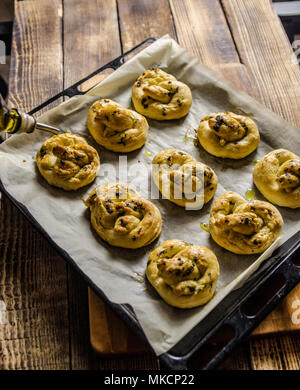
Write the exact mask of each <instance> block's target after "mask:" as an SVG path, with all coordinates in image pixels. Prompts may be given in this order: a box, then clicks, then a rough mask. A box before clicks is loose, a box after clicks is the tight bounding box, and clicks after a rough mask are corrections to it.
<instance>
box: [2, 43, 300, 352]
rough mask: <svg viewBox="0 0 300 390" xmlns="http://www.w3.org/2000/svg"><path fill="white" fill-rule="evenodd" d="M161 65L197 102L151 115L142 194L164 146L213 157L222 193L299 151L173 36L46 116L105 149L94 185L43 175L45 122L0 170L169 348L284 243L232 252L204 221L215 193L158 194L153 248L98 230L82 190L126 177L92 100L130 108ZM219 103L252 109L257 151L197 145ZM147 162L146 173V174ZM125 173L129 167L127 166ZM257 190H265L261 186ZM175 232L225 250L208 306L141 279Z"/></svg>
mask: <svg viewBox="0 0 300 390" xmlns="http://www.w3.org/2000/svg"><path fill="white" fill-rule="evenodd" d="M153 66H158V67H160V68H162V69H163V70H166V71H167V72H169V73H171V74H173V75H174V76H175V77H176V78H178V79H179V80H181V81H183V82H185V83H187V84H188V85H189V86H190V87H191V90H192V94H193V105H192V108H191V111H190V113H189V114H188V115H187V116H186V117H185V118H183V119H180V120H174V121H166V122H159V121H155V120H149V125H150V131H149V138H148V140H147V143H146V145H145V146H144V147H143V148H142V149H141V150H139V151H136V152H132V153H129V154H128V161H127V164H128V169H129V174H128V176H129V178H128V184H130V185H132V186H134V187H135V188H136V189H137V190H138V191H139V192H140V194H141V195H143V196H145V197H150V194H149V192H148V187H149V183H150V182H151V178H150V168H151V161H152V158H153V156H154V155H155V154H156V153H157V152H159V151H160V150H162V149H167V148H179V149H183V150H185V151H187V152H188V153H190V154H191V155H193V156H194V157H195V158H196V159H198V160H199V161H203V162H205V163H206V164H208V165H209V166H211V167H212V168H213V169H214V170H215V172H216V173H217V175H218V178H219V185H218V189H217V193H216V195H215V198H216V197H217V196H219V195H221V194H222V193H224V192H225V191H229V190H232V191H236V192H237V193H239V194H241V195H242V196H245V193H246V191H247V190H248V189H251V188H253V183H252V171H253V168H254V162H255V161H256V160H258V159H260V158H261V157H263V156H264V155H265V154H266V153H268V152H269V151H271V150H272V149H276V148H279V147H284V148H287V149H289V150H291V151H293V152H295V153H297V152H298V153H299V133H297V130H296V129H294V128H293V127H291V126H290V125H289V124H288V123H286V122H285V121H284V120H283V119H282V118H280V117H278V116H276V115H275V114H274V113H272V112H271V111H269V110H267V109H266V108H264V107H263V106H262V105H261V104H260V103H258V102H256V101H255V100H253V99H252V98H250V97H249V96H247V95H246V94H245V93H242V92H239V91H237V90H236V89H235V88H234V87H232V86H231V85H230V84H229V83H228V82H226V81H225V80H224V79H223V78H221V77H220V76H218V75H217V74H216V73H215V72H213V71H211V70H209V69H208V68H206V67H204V66H203V65H201V64H199V62H198V60H197V59H195V58H192V57H191V56H190V55H189V54H188V53H187V52H186V51H185V49H183V48H181V47H180V46H178V45H177V43H176V42H175V41H174V40H172V39H170V38H169V37H168V36H165V37H163V38H161V39H159V40H158V41H156V42H155V43H153V44H152V45H151V46H149V47H147V48H146V49H145V50H143V51H142V52H140V53H139V54H138V55H136V56H135V57H133V58H132V59H131V60H129V61H128V62H127V63H125V64H124V65H123V66H122V67H121V68H119V69H118V70H116V71H115V72H114V73H113V74H112V75H110V76H109V77H107V78H106V79H105V80H104V81H103V82H102V83H100V84H99V85H98V86H97V87H95V88H93V89H92V90H91V91H90V92H89V93H88V94H87V95H86V96H79V97H75V98H72V99H70V100H68V101H67V102H65V103H63V104H61V105H60V106H58V107H57V108H54V109H52V110H50V111H48V113H46V114H45V115H43V116H42V117H41V118H40V121H44V122H45V123H48V124H52V125H57V126H59V127H60V128H61V129H68V130H70V131H72V132H74V133H80V134H81V135H84V136H85V137H87V139H88V141H89V142H90V143H91V144H92V145H93V146H95V147H96V148H97V149H98V151H99V154H100V158H101V164H102V165H101V169H100V172H99V175H98V177H97V178H96V181H95V182H94V183H93V184H91V185H90V186H88V187H86V188H84V189H82V190H79V191H76V192H72V193H68V192H65V191H63V190H59V189H56V188H54V187H51V186H49V185H48V184H47V183H46V182H45V181H44V180H43V179H42V178H41V176H40V175H39V173H38V171H37V169H36V164H35V161H34V156H35V154H36V151H37V150H38V148H39V147H40V145H41V144H42V142H43V141H44V140H45V139H46V138H47V137H49V135H47V134H45V133H42V132H39V131H36V132H35V133H33V134H30V135H27V134H20V135H14V136H13V137H11V138H10V139H9V140H7V141H6V142H5V143H4V144H2V145H1V146H0V178H1V180H2V183H3V185H4V187H5V188H6V190H7V191H8V192H9V193H10V194H11V195H12V196H13V197H14V198H15V199H17V200H18V201H19V202H21V203H23V204H24V205H25V206H26V207H27V209H28V210H29V212H30V213H31V214H32V215H33V217H34V218H35V219H36V220H37V221H38V222H39V223H40V225H41V226H42V227H43V228H44V229H45V230H46V231H47V232H48V234H49V235H50V237H51V238H52V239H53V240H54V241H55V242H56V243H57V245H58V246H60V247H61V248H63V249H64V250H65V251H66V252H67V253H68V254H69V255H70V256H71V257H72V258H73V260H74V261H75V262H76V264H77V265H78V267H79V268H80V269H81V270H82V272H83V273H84V274H85V275H86V276H87V277H88V278H89V279H90V280H91V281H92V282H93V283H94V284H95V285H96V286H98V287H99V288H100V289H101V290H102V291H103V292H104V294H105V295H106V296H107V297H108V298H109V299H110V300H111V301H112V302H116V303H129V304H130V305H131V306H132V307H133V309H134V311H135V313H136V315H137V318H138V320H139V322H140V324H141V326H142V328H143V330H144V332H145V334H146V336H147V338H148V340H149V342H150V344H151V345H152V347H153V349H154V351H155V352H156V354H158V355H159V354H161V353H163V352H165V351H167V350H169V349H170V348H171V347H172V346H173V345H175V344H176V342H178V341H179V340H180V339H181V338H182V337H183V336H184V335H185V334H186V333H188V331H189V330H191V329H192V328H193V327H194V326H195V325H196V324H197V323H199V322H200V321H201V320H202V321H205V316H206V315H207V313H208V312H210V311H211V310H212V309H213V308H214V307H215V306H216V305H217V304H218V303H219V302H220V301H221V300H222V299H223V298H224V296H225V295H227V294H228V293H229V292H230V291H231V290H232V289H234V288H237V287H238V286H240V285H241V283H243V282H244V281H245V280H246V279H247V278H248V277H249V275H251V274H252V273H253V271H254V270H256V269H257V268H258V266H259V265H260V264H261V262H262V261H263V259H265V258H267V257H268V256H269V255H270V254H271V253H272V251H273V250H274V248H275V247H276V245H278V242H276V243H275V244H274V245H273V246H272V247H271V248H269V250H268V251H267V252H265V253H264V255H263V256H258V255H252V256H241V255H234V254H232V253H230V252H228V251H226V250H224V249H222V248H221V247H219V246H218V245H217V244H215V243H214V241H213V240H212V239H211V238H210V235H209V233H207V232H206V231H204V230H203V229H201V227H200V223H201V222H204V223H208V221H209V211H210V208H211V205H212V202H210V203H209V204H207V205H206V206H204V208H203V209H202V210H198V211H186V210H185V209H184V208H181V207H178V206H176V205H174V204H173V203H171V202H169V201H168V200H165V199H161V200H153V202H154V203H155V204H156V205H157V206H158V207H159V209H160V211H161V214H162V217H163V230H162V234H161V236H160V237H159V239H158V240H156V242H154V243H153V244H151V245H150V246H148V247H144V248H141V249H138V250H125V249H120V248H115V247H111V246H109V245H108V244H106V243H104V242H103V241H102V240H101V239H100V238H98V236H97V235H96V234H95V233H94V232H93V230H92V228H91V226H90V221H89V212H88V210H87V209H86V208H85V206H84V204H83V202H82V199H81V198H82V197H83V198H86V197H87V195H88V194H89V193H90V192H91V191H92V189H93V188H94V187H95V186H96V185H99V184H104V183H108V182H110V181H116V180H120V181H124V180H121V179H122V177H121V178H119V177H115V175H114V174H113V172H112V171H113V170H112V169H111V167H110V166H108V165H107V164H108V163H109V164H114V166H116V167H117V165H118V159H119V156H120V155H119V154H117V153H113V152H109V151H106V150H104V149H103V148H101V147H99V146H97V145H96V144H95V142H93V139H92V138H91V137H90V136H89V134H88V131H87V128H86V116H87V111H88V108H89V106H90V104H91V103H92V102H93V101H95V100H97V98H99V97H107V98H111V99H114V100H116V101H118V102H119V103H121V104H122V105H124V106H125V107H131V87H132V84H133V83H134V81H135V79H136V78H137V77H138V76H139V75H140V74H141V73H142V72H143V71H144V70H145V69H147V68H151V67H153ZM218 111H233V112H236V113H244V114H246V115H249V116H251V117H252V118H253V119H254V120H255V121H256V123H257V124H258V126H259V130H260V134H261V142H260V144H259V147H258V149H257V151H256V152H254V153H252V154H251V155H250V156H248V157H247V158H245V159H243V160H240V161H231V160H223V159H217V158H215V157H213V156H211V155H209V154H208V153H206V152H205V151H204V150H203V149H202V148H201V147H196V146H195V145H194V142H193V139H192V138H193V137H194V134H193V133H194V131H193V129H196V128H197V127H198V125H199V122H200V119H201V118H202V117H203V116H204V115H206V114H208V113H210V112H218ZM187 131H188V133H187ZM123 158H124V156H123ZM124 164H125V161H123V162H122V167H123V168H124ZM134 164H135V165H134ZM139 164H140V166H141V167H143V168H144V169H141V171H140V172H137V171H136V165H139ZM131 168H132V169H131ZM145 168H146V169H148V174H145ZM130 169H131V170H130ZM120 173H121V174H123V173H124V170H123V171H122V172H120ZM121 176H122V175H121ZM256 196H257V198H258V199H263V197H262V196H261V195H260V194H259V192H258V190H256ZM279 210H280V212H281V213H282V216H283V218H284V222H285V225H284V230H283V235H282V240H283V241H284V240H286V239H287V238H288V237H290V236H291V235H292V234H294V233H295V232H297V231H298V230H299V226H300V223H299V211H300V210H289V209H286V208H279ZM171 238H179V239H182V240H184V241H188V242H192V243H195V244H200V245H205V246H207V247H208V248H211V249H212V250H213V251H214V252H215V254H216V255H217V257H218V260H219V263H220V278H219V282H218V285H217V290H216V294H215V296H214V298H213V299H212V300H211V301H210V302H209V303H208V304H206V305H205V306H203V307H199V308H195V309H190V310H182V309H176V308H172V307H170V306H168V305H167V304H166V303H164V302H163V300H162V299H161V298H160V297H159V296H158V295H157V294H156V292H155V291H154V290H153V288H152V287H151V286H150V285H149V283H148V282H146V281H145V280H144V279H143V275H144V274H145V267H146V262H147V258H148V255H149V253H150V251H151V250H152V249H153V248H154V247H155V246H157V245H158V244H159V243H162V242H163V241H165V240H167V239H171Z"/></svg>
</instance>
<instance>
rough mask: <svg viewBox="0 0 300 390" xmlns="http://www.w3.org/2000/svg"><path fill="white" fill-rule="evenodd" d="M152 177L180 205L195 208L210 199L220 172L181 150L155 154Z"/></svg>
mask: <svg viewBox="0 0 300 390" xmlns="http://www.w3.org/2000/svg"><path fill="white" fill-rule="evenodd" d="M152 177H153V180H154V182H155V184H156V185H157V187H158V188H159V190H160V192H161V193H162V195H163V196H164V197H166V198H167V199H169V200H170V201H171V202H173V203H175V204H177V205H178V206H181V207H191V208H194V209H197V208H201V207H202V206H203V204H204V203H207V202H209V201H210V199H211V198H212V197H213V196H214V194H215V192H216V189H217V185H218V178H217V175H216V174H215V172H214V171H213V170H212V169H211V168H210V167H209V166H207V165H205V164H203V163H201V162H198V161H197V160H196V159H194V157H192V156H191V155H189V154H188V153H186V152H184V151H182V150H179V149H167V150H163V151H161V152H159V153H158V154H156V155H155V157H154V158H153V161H152ZM203 183H204V186H203Z"/></svg>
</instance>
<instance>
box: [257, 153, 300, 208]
mask: <svg viewBox="0 0 300 390" xmlns="http://www.w3.org/2000/svg"><path fill="white" fill-rule="evenodd" d="M253 180H254V183H255V185H256V187H257V188H258V189H259V191H260V192H261V193H262V194H263V196H264V197H265V198H266V199H268V200H269V201H270V202H272V203H274V204H276V205H278V206H282V207H291V208H297V207H300V157H299V156H297V155H296V154H294V153H292V152H290V151H289V150H286V149H277V150H273V151H272V152H270V153H268V154H267V155H266V156H264V157H263V158H262V159H261V160H260V161H258V162H257V164H256V165H255V168H254V171H253Z"/></svg>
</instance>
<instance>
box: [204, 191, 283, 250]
mask: <svg viewBox="0 0 300 390" xmlns="http://www.w3.org/2000/svg"><path fill="white" fill-rule="evenodd" d="M282 226H283V220H282V217H281V215H280V213H279V211H278V210H277V209H276V207H274V206H273V205H272V204H270V203H268V202H264V201H261V200H252V201H251V202H249V203H248V202H247V201H246V200H245V199H244V198H242V197H241V196H240V195H238V194H236V193H235V192H231V191H230V192H226V193H225V194H223V195H221V196H219V197H218V198H217V199H216V200H215V202H214V204H213V207H212V209H211V213H210V221H209V230H210V233H211V236H212V238H213V239H214V240H215V242H216V243H217V244H219V245H220V246H222V247H223V248H225V249H227V250H229V251H230V252H233V253H237V254H241V255H244V254H254V253H261V252H263V251H265V250H266V249H267V248H268V247H269V246H270V245H271V244H272V243H273V242H274V241H275V240H276V238H277V237H279V235H280V232H281V229H282Z"/></svg>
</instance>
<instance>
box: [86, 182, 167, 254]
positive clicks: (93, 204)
mask: <svg viewBox="0 0 300 390" xmlns="http://www.w3.org/2000/svg"><path fill="white" fill-rule="evenodd" d="M85 204H86V206H87V207H89V208H90V212H91V223H92V226H93V228H94V229H95V231H96V232H97V233H98V235H99V236H100V237H101V238H102V239H103V240H104V241H107V242H108V243H109V244H110V245H114V246H119V247H122V248H140V247H142V246H145V245H148V244H150V243H151V242H152V241H154V240H155V239H156V238H157V237H158V236H159V235H160V233H161V227H162V219H161V215H160V211H159V210H158V208H157V207H156V206H154V204H153V203H151V202H150V201H149V200H147V199H144V198H142V197H141V196H140V195H139V194H138V193H137V192H136V191H134V190H133V189H131V188H130V187H129V186H128V185H126V184H119V183H110V184H106V185H104V186H101V187H97V188H96V189H95V190H94V191H93V192H92V193H91V194H90V195H89V197H88V199H87V200H86V202H85Z"/></svg>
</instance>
